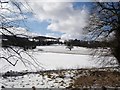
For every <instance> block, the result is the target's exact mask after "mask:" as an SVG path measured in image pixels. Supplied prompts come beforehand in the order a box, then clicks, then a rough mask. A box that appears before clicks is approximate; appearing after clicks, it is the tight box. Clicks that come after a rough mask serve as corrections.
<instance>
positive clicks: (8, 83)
mask: <svg viewBox="0 0 120 90" xmlns="http://www.w3.org/2000/svg"><path fill="white" fill-rule="evenodd" d="M90 52H91V50H89V49H87V48H83V47H74V48H73V49H72V50H71V51H70V50H69V49H67V48H66V46H64V45H51V46H38V47H37V48H36V49H34V50H33V51H31V50H29V53H30V54H31V55H33V56H34V57H35V58H36V60H37V64H39V65H40V66H42V67H43V68H44V69H43V68H41V67H40V66H36V68H32V67H31V68H30V67H25V66H24V65H23V63H22V62H21V61H18V63H17V65H16V66H11V65H10V64H9V63H8V62H6V61H5V60H0V73H2V72H6V71H10V70H13V71H24V70H28V71H29V70H32V71H35V70H58V72H57V73H56V72H47V73H39V74H27V75H24V76H18V77H8V78H3V77H0V87H1V86H5V87H9V88H13V87H15V88H31V87H32V86H35V87H37V88H65V87H68V86H69V85H70V84H71V82H72V80H73V78H74V77H76V76H75V75H77V70H73V71H69V70H68V71H65V72H64V71H62V72H59V70H61V69H78V68H92V67H100V65H99V64H97V63H95V62H94V60H91V55H90ZM23 56H24V57H25V55H23ZM28 59H29V58H28ZM29 61H31V62H32V63H33V64H35V62H34V61H33V60H32V59H29Z"/></svg>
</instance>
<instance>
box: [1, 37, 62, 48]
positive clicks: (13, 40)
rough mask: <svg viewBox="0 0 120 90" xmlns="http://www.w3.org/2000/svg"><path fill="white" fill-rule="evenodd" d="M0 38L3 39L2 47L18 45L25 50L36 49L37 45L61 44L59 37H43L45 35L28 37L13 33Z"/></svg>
mask: <svg viewBox="0 0 120 90" xmlns="http://www.w3.org/2000/svg"><path fill="white" fill-rule="evenodd" d="M0 38H1V40H2V47H6V48H7V47H9V46H18V47H21V48H23V49H24V50H27V49H35V48H36V46H45V45H51V44H61V42H59V39H55V38H50V37H43V36H39V38H38V37H37V38H36V37H33V38H27V37H18V36H11V35H1V36H0ZM47 39H51V40H47Z"/></svg>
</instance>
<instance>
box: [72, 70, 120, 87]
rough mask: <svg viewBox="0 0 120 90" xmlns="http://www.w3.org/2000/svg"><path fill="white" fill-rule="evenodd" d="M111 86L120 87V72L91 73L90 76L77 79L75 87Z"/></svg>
mask: <svg viewBox="0 0 120 90" xmlns="http://www.w3.org/2000/svg"><path fill="white" fill-rule="evenodd" d="M92 86H95V87H96V86H97V87H101V86H109V87H120V72H117V71H90V72H89V73H88V74H86V75H83V76H79V77H77V78H76V79H75V80H74V82H73V87H75V88H79V87H92Z"/></svg>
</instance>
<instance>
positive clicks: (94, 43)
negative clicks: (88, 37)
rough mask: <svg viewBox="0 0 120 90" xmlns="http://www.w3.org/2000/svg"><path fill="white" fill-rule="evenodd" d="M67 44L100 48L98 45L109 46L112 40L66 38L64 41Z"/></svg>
mask: <svg viewBox="0 0 120 90" xmlns="http://www.w3.org/2000/svg"><path fill="white" fill-rule="evenodd" d="M64 44H65V45H67V46H71V45H72V46H79V47H87V48H98V47H109V46H110V44H111V42H107V41H83V40H77V39H75V40H65V42H64Z"/></svg>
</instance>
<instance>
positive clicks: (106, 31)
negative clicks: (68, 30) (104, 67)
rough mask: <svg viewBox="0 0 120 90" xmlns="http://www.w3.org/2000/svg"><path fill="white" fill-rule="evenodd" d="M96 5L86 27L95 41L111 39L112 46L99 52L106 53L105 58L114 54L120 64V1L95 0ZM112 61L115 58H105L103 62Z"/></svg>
mask: <svg viewBox="0 0 120 90" xmlns="http://www.w3.org/2000/svg"><path fill="white" fill-rule="evenodd" d="M94 5H95V6H94V10H93V11H94V12H92V15H91V17H90V20H89V24H88V26H87V27H85V28H84V29H85V30H86V31H87V33H89V35H90V36H89V37H91V39H92V40H93V41H95V40H106V41H109V44H110V46H109V47H108V48H107V49H102V50H101V51H102V53H100V52H99V53H98V52H97V54H102V56H103V55H104V56H103V57H104V58H106V57H107V56H108V54H109V55H110V54H111V55H113V56H114V57H115V58H116V61H117V63H118V65H119V66H120V30H119V29H120V2H95V3H94ZM103 48H104V47H103ZM105 51H107V52H106V53H107V56H106V54H105ZM100 56H101V55H100ZM108 58H109V57H108ZM111 61H112V62H113V61H114V60H113V58H112V59H111V60H108V59H104V60H103V61H102V63H103V64H104V63H105V62H107V63H110V62H111Z"/></svg>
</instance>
